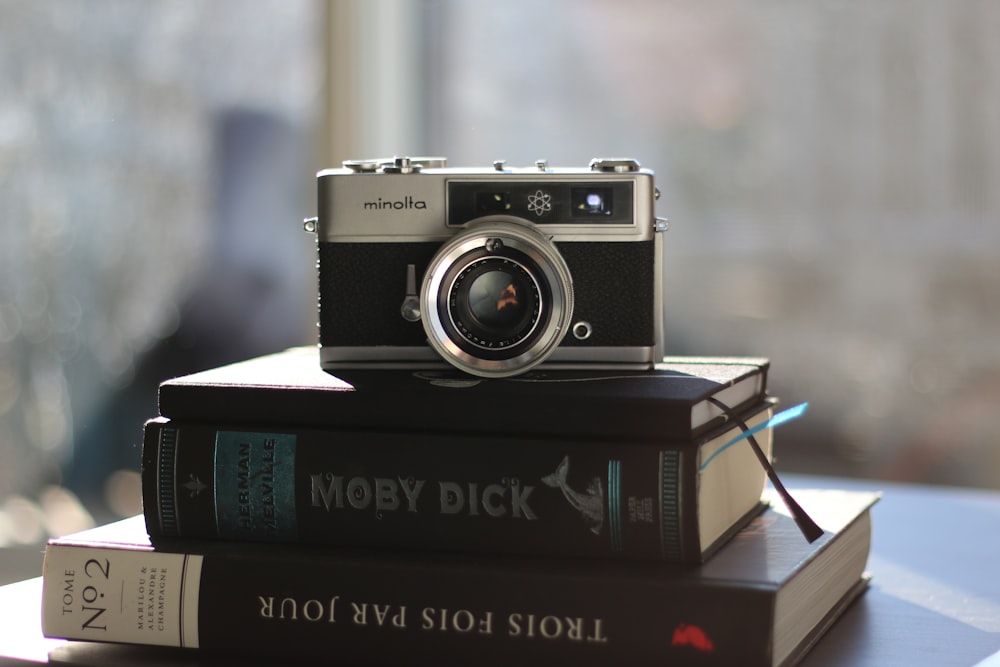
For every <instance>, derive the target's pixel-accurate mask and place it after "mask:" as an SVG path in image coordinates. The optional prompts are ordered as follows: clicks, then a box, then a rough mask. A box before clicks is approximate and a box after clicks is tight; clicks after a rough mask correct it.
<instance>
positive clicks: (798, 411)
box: [699, 403, 809, 470]
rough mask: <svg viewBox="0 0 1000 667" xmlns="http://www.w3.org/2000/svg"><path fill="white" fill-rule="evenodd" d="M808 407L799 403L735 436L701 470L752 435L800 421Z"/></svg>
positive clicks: (708, 459) (702, 465) (806, 404)
mask: <svg viewBox="0 0 1000 667" xmlns="http://www.w3.org/2000/svg"><path fill="white" fill-rule="evenodd" d="M808 407H809V403H799V404H798V405H796V406H794V407H791V408H788V409H787V410H782V411H781V412H779V413H778V414H776V415H774V416H773V417H771V418H770V419H768V420H767V421H766V422H763V423H761V424H757V425H756V426H754V427H753V428H750V429H747V430H746V431H743V432H742V433H740V434H739V435H736V436H734V437H733V438H732V440H730V441H729V442H727V443H726V444H724V445H722V447H719V448H718V449H717V450H715V453H713V454H712V455H711V456H709V457H708V458H707V459H705V461H704V462H703V463H702V464H701V468H699V470H704V469H705V468H707V467H708V464H709V463H711V462H712V460H713V459H714V458H715V457H716V456H718V455H719V454H721V453H722V452H724V451H726V450H727V449H729V448H730V447H732V446H733V445H735V444H736V443H738V442H740V441H742V440H746V439H747V438H749V437H750V436H752V435H754V434H756V433H759V432H760V431H763V430H764V429H768V428H777V427H778V426H781V425H782V424H785V423H788V422H790V421H794V420H796V419H798V418H799V417H801V416H802V415H804V414H805V413H806V409H807V408H808Z"/></svg>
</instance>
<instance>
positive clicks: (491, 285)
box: [449, 257, 540, 349]
mask: <svg viewBox="0 0 1000 667" xmlns="http://www.w3.org/2000/svg"><path fill="white" fill-rule="evenodd" d="M539 306H540V304H539V292H538V285H537V284H536V283H535V281H534V279H533V278H532V277H531V275H530V274H529V273H528V272H527V271H526V270H525V268H524V267H523V266H521V265H520V264H518V263H516V262H514V261H512V260H510V259H507V258H494V257H488V258H485V259H481V260H479V261H476V262H473V263H472V264H470V265H469V266H468V267H467V268H466V269H465V270H463V271H462V272H461V273H459V275H458V276H457V277H456V279H455V283H454V286H453V287H452V290H451V296H450V298H449V313H450V315H451V319H452V322H453V324H454V325H455V328H456V329H457V330H458V331H459V332H460V333H461V334H462V335H463V336H465V337H466V338H467V339H468V340H469V341H470V342H471V343H473V344H474V345H478V346H481V347H483V348H486V349H504V348H508V347H511V346H512V345H517V344H518V343H520V342H521V341H523V340H524V339H525V337H526V336H528V335H530V333H531V331H532V330H533V329H534V326H535V323H536V322H537V321H538V315H539Z"/></svg>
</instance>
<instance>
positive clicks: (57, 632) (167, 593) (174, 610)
mask: <svg viewBox="0 0 1000 667" xmlns="http://www.w3.org/2000/svg"><path fill="white" fill-rule="evenodd" d="M201 564H202V557H201V556H198V555H184V554H170V553H156V552H152V551H125V550H119V549H93V548H87V547H74V546H50V547H49V548H48V550H47V552H46V555H45V575H44V580H43V593H42V630H43V632H44V633H45V635H46V636H49V637H60V638H64V639H84V640H91V641H110V642H125V643H130V644H152V645H160V646H188V647H193V648H197V646H198V591H199V587H200V579H201Z"/></svg>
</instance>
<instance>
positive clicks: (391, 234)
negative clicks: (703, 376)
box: [306, 158, 666, 377]
mask: <svg viewBox="0 0 1000 667" xmlns="http://www.w3.org/2000/svg"><path fill="white" fill-rule="evenodd" d="M317 178H318V190H319V209H318V217H317V218H311V219H309V220H307V221H306V230H307V231H310V232H314V233H315V234H316V238H317V245H318V248H319V342H320V359H321V363H322V366H323V367H324V368H327V369H336V368H357V367H383V368H417V367H427V366H429V365H435V364H440V363H441V360H442V359H443V360H445V361H447V362H448V363H450V364H451V365H453V366H455V367H456V368H459V369H461V370H463V371H466V372H468V373H471V374H473V375H478V376H482V377H505V376H511V375H517V374H519V373H523V372H524V371H526V370H528V369H530V368H532V367H534V366H536V365H537V364H540V363H542V362H543V361H544V362H545V363H546V367H549V366H552V367H558V368H574V369H581V368H585V369H592V368H603V369H644V368H649V367H651V366H652V364H653V363H655V362H656V361H657V360H659V359H660V358H662V354H663V351H662V339H663V310H662V308H663V307H662V303H661V284H662V275H661V274H662V252H661V244H662V241H661V237H662V234H661V233H660V232H662V231H664V230H665V229H666V221H665V220H663V219H659V218H657V217H656V216H655V213H654V202H655V200H656V198H657V196H658V194H659V193H658V191H657V190H656V188H655V186H654V184H653V172H651V171H650V170H648V169H642V168H640V166H639V164H638V163H637V162H636V161H635V160H631V159H595V160H593V161H592V162H591V163H590V166H589V168H582V167H577V168H570V169H554V168H550V167H549V166H548V165H547V164H546V163H545V162H544V161H538V162H537V163H536V164H535V166H534V167H532V168H523V169H510V168H508V167H507V166H506V165H505V164H504V163H503V162H502V161H498V162H496V163H494V164H493V167H492V168H477V169H458V168H448V167H447V161H446V160H445V159H444V158H393V159H389V160H351V161H348V162H345V163H344V167H343V168H342V169H328V170H324V171H321V172H320V173H319V174H318V176H317Z"/></svg>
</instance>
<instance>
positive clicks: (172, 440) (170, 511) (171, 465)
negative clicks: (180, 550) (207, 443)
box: [156, 427, 178, 537]
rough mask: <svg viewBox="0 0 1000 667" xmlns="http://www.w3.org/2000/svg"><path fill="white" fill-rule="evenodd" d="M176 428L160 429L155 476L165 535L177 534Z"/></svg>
mask: <svg viewBox="0 0 1000 667" xmlns="http://www.w3.org/2000/svg"><path fill="white" fill-rule="evenodd" d="M176 457H177V429H175V428H167V427H164V428H162V429H160V457H159V458H160V464H159V470H158V471H157V476H156V485H157V492H158V493H157V494H156V495H157V502H158V503H159V504H160V531H161V532H162V533H163V535H165V536H167V537H175V536H177V535H178V527H177V497H176V488H175V486H174V484H175V482H176V479H175V476H176V470H177V465H176V463H177V462H176V460H175V459H176Z"/></svg>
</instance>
